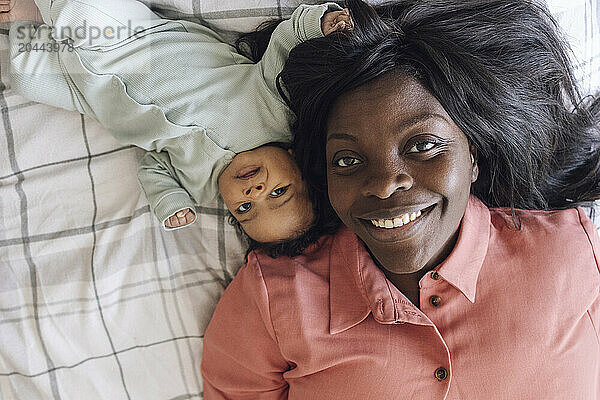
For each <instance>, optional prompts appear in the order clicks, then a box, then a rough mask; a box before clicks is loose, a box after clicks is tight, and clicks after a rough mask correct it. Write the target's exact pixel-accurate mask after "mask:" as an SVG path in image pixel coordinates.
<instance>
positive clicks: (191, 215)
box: [185, 208, 196, 224]
mask: <svg viewBox="0 0 600 400" xmlns="http://www.w3.org/2000/svg"><path fill="white" fill-rule="evenodd" d="M188 210H189V211H188V213H186V214H185V223H186V224H191V223H192V222H194V220H195V219H196V214H194V212H193V211H192V210H190V209H189V208H188Z"/></svg>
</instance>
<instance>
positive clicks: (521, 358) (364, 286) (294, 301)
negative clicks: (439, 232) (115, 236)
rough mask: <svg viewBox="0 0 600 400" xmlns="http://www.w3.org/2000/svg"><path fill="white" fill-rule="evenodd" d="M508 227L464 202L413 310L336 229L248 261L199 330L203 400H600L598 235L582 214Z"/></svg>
mask: <svg viewBox="0 0 600 400" xmlns="http://www.w3.org/2000/svg"><path fill="white" fill-rule="evenodd" d="M520 217H521V223H522V229H521V230H520V231H517V230H515V229H514V226H513V225H512V219H511V216H510V212H507V211H505V210H496V209H491V210H488V208H486V207H485V206H484V205H483V204H482V203H481V202H480V201H479V200H477V199H476V198H475V197H471V199H470V200H469V204H468V207H467V211H466V213H465V215H464V218H463V220H462V224H461V229H460V233H459V238H458V241H457V243H456V246H455V248H454V250H453V251H452V253H451V254H450V256H448V258H447V259H446V260H445V261H444V262H443V263H441V264H440V265H439V266H438V267H436V268H435V269H434V271H432V272H429V273H427V274H425V275H424V276H423V278H422V279H421V281H420V282H419V285H420V303H421V308H420V309H419V308H417V307H415V306H414V305H413V304H412V303H411V302H410V301H409V300H408V299H407V298H406V297H405V296H404V295H403V294H402V293H401V292H400V291H399V290H398V289H397V288H396V287H395V286H393V285H392V283H391V282H390V281H388V280H387V279H386V277H385V275H384V273H383V272H382V271H381V270H380V269H379V268H378V267H377V266H376V265H375V264H374V263H373V261H372V259H371V257H370V256H369V254H368V252H367V251H366V250H365V248H364V247H363V245H362V243H361V242H360V241H359V240H358V238H357V237H356V236H355V235H354V234H353V233H352V232H350V231H349V230H347V229H345V228H343V229H341V230H340V231H339V232H338V233H337V234H335V235H334V236H329V237H324V238H322V239H321V241H320V242H319V245H314V246H312V247H311V248H309V251H307V252H306V254H304V255H302V256H299V257H296V258H294V259H289V258H285V257H281V258H278V259H271V258H269V257H267V256H265V255H264V254H262V253H260V252H257V253H253V254H251V255H250V257H249V261H248V264H247V265H245V266H244V267H243V268H242V269H241V270H240V271H239V273H238V275H237V276H236V277H235V279H234V280H233V282H232V283H231V285H230V286H229V287H228V288H227V290H226V291H225V293H224V295H223V297H222V299H221V301H220V302H219V305H218V306H217V309H216V311H215V314H214V316H213V319H212V320H211V322H210V325H209V327H208V330H207V331H206V336H205V339H204V350H203V357H202V376H203V378H204V381H203V382H204V396H205V398H206V399H207V400H212V399H223V398H227V399H288V398H289V399H303V400H317V399H327V400H332V399H343V400H349V399H411V400H414V399H426V400H432V399H452V400H454V399H469V400H471V399H486V400H488V399H507V400H517V399H519V400H522V399H535V400H540V399H544V400H550V399H557V400H559V399H560V400H597V399H600V341H599V329H600V298H599V294H600V272H599V269H598V264H599V256H600V241H599V238H598V232H597V230H596V229H595V227H594V226H593V224H592V222H591V221H590V220H589V218H588V217H587V216H586V215H585V213H584V212H583V210H581V209H570V210H565V211H551V212H544V211H522V212H520ZM434 304H435V305H434Z"/></svg>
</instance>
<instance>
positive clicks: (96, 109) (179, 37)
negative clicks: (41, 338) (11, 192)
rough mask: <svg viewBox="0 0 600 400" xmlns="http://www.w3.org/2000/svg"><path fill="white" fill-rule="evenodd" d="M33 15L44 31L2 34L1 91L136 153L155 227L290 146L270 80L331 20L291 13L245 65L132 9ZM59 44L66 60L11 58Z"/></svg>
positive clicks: (55, 7)
mask: <svg viewBox="0 0 600 400" xmlns="http://www.w3.org/2000/svg"><path fill="white" fill-rule="evenodd" d="M36 3H37V5H38V7H39V8H40V11H41V13H42V17H43V19H44V22H45V24H44V25H41V26H40V27H38V28H37V30H36V31H30V30H29V29H26V28H28V25H24V24H17V23H15V24H14V25H13V26H12V27H11V29H10V32H9V40H10V63H9V73H10V76H11V85H12V88H13V89H14V90H16V91H17V92H18V93H20V94H22V95H23V96H24V97H26V98H29V99H31V100H34V101H37V102H41V103H46V104H50V105H53V106H56V107H61V108H65V109H68V110H76V111H78V112H80V113H82V114H85V115H88V116H90V117H92V118H94V119H95V120H97V121H98V122H99V123H100V124H102V125H103V126H104V127H106V128H107V129H108V130H109V131H110V132H111V133H112V134H113V135H114V137H115V138H116V139H117V140H119V141H120V142H122V143H124V144H133V145H135V146H139V147H141V148H143V149H145V150H147V151H148V153H147V154H146V155H145V156H144V157H143V158H142V159H141V161H140V166H139V169H138V178H139V181H140V183H141V186H142V188H143V190H144V192H145V194H146V197H147V199H148V201H149V203H150V206H151V208H152V210H153V212H154V213H155V215H156V216H157V217H158V219H159V220H160V221H161V222H164V221H165V219H167V218H168V217H169V216H170V215H173V214H174V213H175V212H177V211H179V210H182V209H184V208H188V207H189V208H192V209H193V207H194V205H195V203H198V204H205V203H210V202H213V201H214V200H215V199H216V198H217V196H218V193H219V192H218V184H217V181H218V177H219V175H220V173H221V172H222V171H223V170H224V169H225V168H226V167H227V165H229V163H230V162H231V160H232V159H233V157H234V156H235V155H236V154H237V153H240V152H242V151H247V150H251V149H254V148H256V147H259V146H261V145H263V144H266V143H270V142H288V143H289V142H290V141H291V139H292V137H291V132H290V128H289V122H290V120H291V119H292V118H293V115H292V113H291V111H290V110H289V108H288V107H287V106H286V105H285V103H284V102H283V100H282V99H281V97H280V95H279V93H278V91H277V88H276V86H275V81H276V76H277V74H278V73H279V72H280V71H281V69H282V67H283V64H284V63H285V60H286V59H287V56H288V54H289V51H290V50H291V49H292V48H293V47H294V46H296V45H297V44H299V43H301V42H302V41H305V40H308V39H311V38H315V37H320V36H323V33H322V31H321V17H322V16H323V15H324V14H325V12H327V11H333V10H341V7H339V6H338V5H337V4H335V3H326V4H322V5H301V6H299V7H298V8H297V9H296V10H295V11H294V13H293V14H292V16H291V18H290V19H289V20H286V21H283V22H282V23H280V24H279V25H278V27H277V28H276V29H275V31H274V32H273V35H272V37H271V41H270V42H269V46H268V48H267V51H266V52H265V54H264V56H263V58H262V60H261V61H260V62H258V63H256V64H254V63H252V62H251V61H250V60H249V59H247V58H246V57H244V56H242V55H240V54H238V53H237V52H236V51H235V48H233V47H232V46H230V45H228V44H226V43H223V41H222V40H221V39H220V38H219V36H218V35H217V34H216V33H215V32H213V31H212V30H210V29H209V28H207V27H205V26H202V25H199V24H197V23H193V22H188V21H183V20H178V21H173V20H167V19H162V18H160V17H159V16H157V15H156V14H154V13H153V12H152V11H151V10H150V9H149V8H148V7H146V6H145V5H144V4H143V3H140V2H137V1H135V0H102V1H93V0H54V1H52V2H51V1H50V0H36ZM101 31H102V32H103V34H99V33H100V32H101ZM67 39H68V40H69V41H70V42H71V43H72V45H73V48H72V51H69V49H68V48H67V47H66V46H64V47H61V49H60V50H59V51H48V50H47V49H46V50H42V51H40V50H37V51H36V50H31V51H21V52H19V48H20V47H21V48H22V46H23V45H24V44H25V43H30V44H31V45H32V46H33V47H34V48H35V46H34V45H36V44H37V45H38V47H41V45H42V44H44V43H46V44H47V45H48V44H52V43H56V42H61V41H64V40H67ZM162 225H163V226H164V224H162ZM165 229H167V228H165Z"/></svg>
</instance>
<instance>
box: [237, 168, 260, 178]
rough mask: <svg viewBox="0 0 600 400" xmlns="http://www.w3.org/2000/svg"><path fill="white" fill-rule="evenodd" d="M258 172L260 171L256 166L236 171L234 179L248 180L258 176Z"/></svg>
mask: <svg viewBox="0 0 600 400" xmlns="http://www.w3.org/2000/svg"><path fill="white" fill-rule="evenodd" d="M258 171H260V167H257V166H252V167H246V168H242V169H241V170H239V171H238V173H237V175H236V176H235V177H236V178H237V179H250V178H252V177H254V176H256V174H258Z"/></svg>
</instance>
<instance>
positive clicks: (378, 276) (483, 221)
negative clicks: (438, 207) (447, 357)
mask: <svg viewBox="0 0 600 400" xmlns="http://www.w3.org/2000/svg"><path fill="white" fill-rule="evenodd" d="M489 233H490V213H489V210H488V208H487V207H486V206H485V205H484V204H483V203H481V201H480V200H479V199H477V198H476V197H474V196H470V198H469V202H468V204H467V209H466V211H465V215H464V216H463V219H462V223H461V227H460V231H459V234H458V240H457V242H456V245H455V247H454V249H453V250H452V252H451V253H450V255H449V256H448V258H446V260H444V261H443V262H442V263H441V264H440V265H439V266H438V268H437V271H438V273H439V274H440V275H441V276H442V278H444V279H445V280H446V281H447V282H448V283H450V284H451V285H452V286H454V287H455V288H456V289H458V290H459V291H461V293H463V294H464V295H465V297H467V298H468V299H469V300H470V301H471V302H475V292H476V286H477V278H478V276H479V271H480V270H481V267H482V265H483V260H484V259H485V255H486V253H487V247H488V242H489ZM329 265H330V273H329V285H330V288H329V290H330V292H329V306H330V319H329V331H330V333H331V334H335V333H339V332H342V331H345V330H346V329H349V328H351V327H353V326H355V325H357V324H359V323H360V322H362V321H363V320H364V319H365V318H367V316H368V315H369V314H370V313H372V314H373V317H374V319H375V320H376V321H377V322H379V323H383V324H391V323H404V322H408V323H413V324H419V325H431V321H430V320H429V318H427V316H426V315H425V314H423V313H422V312H421V311H420V310H419V309H418V308H417V307H415V306H414V305H412V303H410V302H409V301H408V300H407V298H406V297H405V296H404V295H403V294H402V293H401V292H400V291H399V290H398V289H397V288H396V287H395V286H394V285H392V284H391V283H390V282H389V281H388V280H387V278H386V277H385V275H384V273H383V271H381V270H380V269H379V268H378V267H377V266H376V265H375V263H374V262H373V260H372V259H371V256H370V255H369V253H368V252H367V250H366V249H365V248H364V246H363V244H362V243H361V242H360V241H359V239H358V238H357V237H356V235H354V233H352V232H351V231H350V230H349V229H348V228H346V227H342V228H341V229H340V230H339V231H338V233H337V234H336V235H335V237H334V240H333V243H332V246H331V251H330V259H329Z"/></svg>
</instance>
